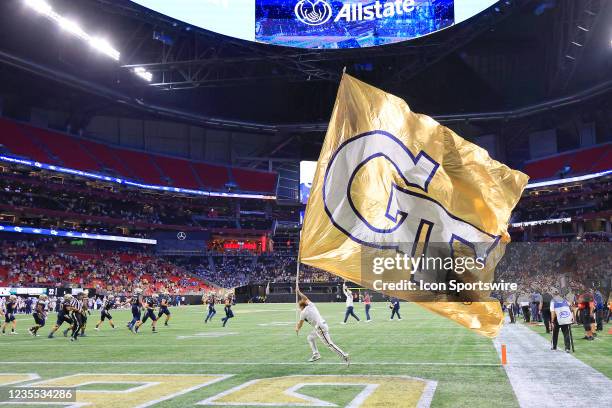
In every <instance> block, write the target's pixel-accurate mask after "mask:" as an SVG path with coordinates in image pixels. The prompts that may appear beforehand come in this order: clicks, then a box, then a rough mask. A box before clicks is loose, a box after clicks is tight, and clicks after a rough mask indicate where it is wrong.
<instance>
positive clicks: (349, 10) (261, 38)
mask: <svg viewBox="0 0 612 408" xmlns="http://www.w3.org/2000/svg"><path fill="white" fill-rule="evenodd" d="M133 1H134V2H136V3H138V4H141V5H143V6H145V7H147V8H150V9H152V10H154V11H157V12H159V13H162V14H165V15H167V16H169V17H172V18H175V19H177V20H181V21H183V22H185V23H187V24H190V25H193V26H197V27H200V28H203V29H206V30H209V31H214V32H217V33H219V34H223V35H227V36H231V37H236V38H239V39H242V40H250V41H257V42H262V43H268V44H276V45H284V46H290V47H299V48H361V47H373V46H377V45H384V44H391V43H395V42H399V41H406V40H410V39H413V38H418V37H421V36H424V35H427V34H431V33H434V32H436V31H440V30H443V29H445V28H448V27H451V26H453V25H455V24H458V23H460V22H462V21H464V20H467V19H468V18H470V17H472V16H474V15H476V14H478V13H480V12H482V11H483V10H485V9H486V8H488V7H490V6H491V5H493V4H495V3H496V2H497V0H374V1H372V0H172V1H168V0H133Z"/></svg>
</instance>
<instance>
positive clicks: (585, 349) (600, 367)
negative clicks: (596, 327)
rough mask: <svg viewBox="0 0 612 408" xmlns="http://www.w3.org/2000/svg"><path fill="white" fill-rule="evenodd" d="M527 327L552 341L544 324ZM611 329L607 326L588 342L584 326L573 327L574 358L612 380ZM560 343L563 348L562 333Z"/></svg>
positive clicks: (576, 325)
mask: <svg viewBox="0 0 612 408" xmlns="http://www.w3.org/2000/svg"><path fill="white" fill-rule="evenodd" d="M526 326H528V327H529V328H530V329H532V330H534V331H535V332H537V333H539V334H540V335H541V336H543V337H544V338H546V339H547V340H549V341H550V339H551V335H550V334H546V329H545V328H544V325H543V324H541V323H540V324H537V325H533V324H526ZM610 328H612V326H611V325H609V324H605V325H604V330H603V331H600V332H597V337H596V338H595V340H594V341H586V340H584V339H583V337H584V329H583V327H582V325H580V324H575V325H573V327H572V336H573V337H574V349H575V350H576V351H575V353H573V355H574V357H576V358H578V359H580V360H582V361H583V362H584V363H586V364H588V365H590V366H591V367H593V368H594V369H596V370H597V371H599V372H601V373H602V374H604V375H605V376H607V377H608V378H612V335H611V334H608V330H610ZM558 341H559V344H561V348H562V347H563V334H562V333H559V340H558Z"/></svg>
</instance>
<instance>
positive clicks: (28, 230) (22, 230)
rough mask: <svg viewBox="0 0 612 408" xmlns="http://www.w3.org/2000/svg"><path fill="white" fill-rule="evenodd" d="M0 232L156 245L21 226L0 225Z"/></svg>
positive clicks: (110, 236) (76, 232)
mask: <svg viewBox="0 0 612 408" xmlns="http://www.w3.org/2000/svg"><path fill="white" fill-rule="evenodd" d="M0 232H16V233H18V234H36V235H46V236H51V237H63V238H79V239H95V240H99V241H115V242H129V243H134V244H147V245H156V244H157V240H155V239H147V238H136V237H122V236H119V235H104V234H96V233H90V232H79V231H64V230H55V229H48V228H36V227H27V226H22V225H1V224H0Z"/></svg>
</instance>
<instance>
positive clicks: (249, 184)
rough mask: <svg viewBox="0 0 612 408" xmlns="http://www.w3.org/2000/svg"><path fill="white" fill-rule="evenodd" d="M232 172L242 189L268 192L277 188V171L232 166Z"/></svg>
mask: <svg viewBox="0 0 612 408" xmlns="http://www.w3.org/2000/svg"><path fill="white" fill-rule="evenodd" d="M232 174H233V176H234V181H235V182H236V184H237V185H238V188H239V189H240V190H243V191H260V192H266V193H272V192H274V191H275V190H276V173H268V172H263V171H256V170H245V169H238V168H232Z"/></svg>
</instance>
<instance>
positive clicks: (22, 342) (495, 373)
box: [0, 303, 517, 408]
mask: <svg viewBox="0 0 612 408" xmlns="http://www.w3.org/2000/svg"><path fill="white" fill-rule="evenodd" d="M318 306H319V309H320V311H321V313H322V315H323V316H324V318H326V320H327V322H328V324H329V326H330V331H331V334H332V337H333V340H334V341H335V342H336V343H337V344H338V345H339V346H340V347H342V348H343V349H345V350H346V351H347V352H349V353H350V355H351V359H352V364H351V366H350V367H346V366H345V365H344V364H342V363H341V362H340V360H339V358H338V357H337V356H336V355H335V354H333V353H332V352H330V351H329V350H328V349H326V348H325V346H324V345H323V344H322V343H321V342H320V341H319V340H317V341H318V344H319V348H320V351H321V354H322V359H321V360H320V361H318V362H316V363H308V362H307V359H308V358H309V357H310V349H309V347H308V344H307V342H306V336H307V334H308V333H309V332H310V326H308V325H306V326H305V327H304V329H303V330H302V332H301V333H300V335H299V336H296V334H295V332H294V329H293V325H294V322H295V308H294V306H293V305H291V304H250V305H242V304H239V305H236V306H235V308H234V312H235V316H236V317H235V318H234V319H231V320H230V322H229V323H228V325H227V327H225V328H223V327H221V322H220V318H221V317H222V315H223V310H222V309H223V308H222V307H220V306H217V312H218V313H217V315H216V316H215V318H214V320H213V321H212V323H208V324H206V325H205V324H204V322H203V320H204V312H205V307H204V306H189V307H180V308H176V307H175V308H172V309H171V310H172V313H173V317H172V320H171V321H170V326H168V327H164V326H163V324H160V325H159V333H158V334H152V333H151V330H150V323H149V322H147V323H146V325H145V326H143V327H142V328H141V332H140V333H139V334H138V335H134V334H131V333H130V332H129V331H128V330H127V328H126V327H125V323H126V322H127V321H128V320H130V312H129V311H127V310H125V311H123V310H122V311H114V313H113V315H114V318H115V323H116V325H117V329H116V330H112V329H111V328H110V326H109V325H108V324H107V323H105V324H104V325H103V326H102V328H101V330H100V331H99V332H96V331H94V330H93V327H94V325H95V323H96V322H97V321H98V317H99V313H97V312H93V313H92V315H91V316H90V317H89V326H88V329H87V334H88V337H86V338H82V339H80V340H79V341H78V342H76V343H71V342H69V341H68V339H66V338H64V337H63V336H62V334H61V329H60V331H59V332H58V333H57V337H56V338H55V339H47V338H46V334H47V333H48V332H49V329H50V326H52V324H53V322H54V320H55V315H54V314H52V315H51V316H49V319H48V323H47V327H44V328H43V329H41V330H40V332H39V333H40V334H41V337H36V338H33V337H31V336H29V335H28V334H27V328H28V327H29V326H31V324H32V319H31V317H29V316H23V315H18V327H17V329H18V332H19V335H16V336H4V337H0V350H1V357H0V360H2V361H0V367H2V369H1V370H0V380H2V375H5V380H4V381H5V382H6V378H10V377H6V374H7V373H13V374H17V373H35V374H37V375H39V376H40V377H41V380H48V379H52V378H57V377H62V376H67V375H73V374H76V373H90V374H95V375H94V376H86V377H85V379H83V378H81V377H71V378H73V379H74V378H76V379H79V380H80V382H81V383H83V382H91V381H98V382H99V383H97V384H95V383H94V384H88V385H83V386H81V387H79V388H77V389H78V390H82V391H84V392H83V393H82V394H79V395H87V396H91V398H92V400H93V401H97V404H94V405H90V406H111V405H112V406H113V407H132V406H150V405H152V403H151V401H155V400H158V401H159V402H158V403H156V404H153V405H155V406H156V407H187V406H195V405H194V404H196V403H197V402H199V401H203V400H206V399H208V398H210V397H213V396H216V395H217V394H219V393H221V392H223V391H227V390H230V389H231V388H233V387H237V386H240V385H242V384H244V383H245V382H247V381H250V380H254V379H263V378H273V377H286V376H297V375H299V376H315V375H316V376H321V377H308V379H309V380H310V381H314V382H319V383H321V382H322V383H325V382H332V383H333V384H334V385H324V384H323V385H321V384H319V385H308V384H306V385H303V387H302V388H299V390H298V391H299V393H300V394H303V395H306V396H308V397H311V398H318V399H320V400H323V401H328V402H330V403H333V404H336V405H338V406H345V405H347V404H348V403H349V402H350V401H351V400H353V399H354V398H355V397H356V396H357V395H358V394H359V393H360V392H361V391H362V390H364V387H365V386H366V385H367V384H369V383H377V384H379V385H380V384H381V383H382V385H380V387H381V388H380V389H381V390H386V391H385V392H386V394H385V395H384V398H383V399H378V400H370V402H375V403H376V404H375V406H380V407H388V406H400V405H401V403H402V402H406V401H409V400H414V401H418V399H419V398H420V397H421V394H422V393H423V392H424V389H425V388H424V385H422V384H423V383H422V382H420V381H416V382H415V381H414V380H412V379H405V381H408V382H407V383H406V384H409V385H406V386H405V387H404V386H402V387H403V388H402V387H399V386H395V385H396V384H399V382H398V381H401V380H398V379H397V378H396V379H393V378H385V377H376V376H396V377H398V376H410V377H418V378H419V379H424V380H430V381H434V382H437V383H436V384H433V383H430V386H431V385H432V384H433V385H435V391H434V392H433V399H432V401H431V406H432V407H453V408H456V407H470V408H477V407H493V406H494V407H496V408H502V407H517V402H516V398H515V396H514V393H513V391H512V388H511V386H510V383H509V381H508V378H507V376H506V373H505V371H504V369H503V368H502V366H501V365H500V361H499V358H498V355H497V353H496V351H495V349H494V347H493V344H492V342H491V340H490V339H487V338H485V337H481V336H479V335H476V334H473V333H471V332H470V331H469V330H467V329H464V328H462V327H460V326H458V325H457V324H455V323H453V322H451V321H450V320H447V319H444V318H442V317H439V316H436V315H433V314H431V313H429V312H427V311H424V310H422V309H421V308H419V307H418V306H416V305H413V304H405V303H402V308H401V313H402V317H403V320H402V321H389V320H388V319H389V309H388V308H387V306H386V304H375V305H373V308H372V311H371V314H372V316H373V319H374V321H373V322H371V323H364V322H362V323H361V324H357V323H356V322H355V321H354V320H350V321H349V324H347V325H341V324H340V321H341V319H342V318H343V316H344V304H342V303H335V304H331V303H330V304H319V305H318ZM356 311H357V313H358V315H359V316H360V317H362V318H364V316H363V310H362V307H361V305H359V306H357V307H356ZM162 320H163V318H162ZM103 374H112V375H103ZM127 374H130V375H131V376H130V375H127ZM134 374H142V376H138V375H134ZM177 374H188V376H182V377H181V376H180V375H177ZM207 374H209V375H231V376H230V377H228V378H223V377H210V378H206V377H204V376H203V375H207ZM193 375H201V377H193V378H190V376H193ZM349 375H352V376H365V377H347V376H349ZM323 376H325V377H323ZM330 376H336V377H330ZM368 376H371V377H368ZM18 379H19V378H17V377H16V379H15V380H14V381H17V380H18ZM130 379H132V380H133V382H139V381H140V382H146V381H155V382H156V381H160V379H162V382H164V381H165V382H164V383H163V384H162V385H158V386H156V387H151V388H145V389H142V390H140V391H136V392H132V393H124V394H117V395H116V396H115V397H113V398H116V399H114V400H113V399H108V398H111V397H104V395H107V396H110V395H111V394H101V395H98V397H99V398H101V399H97V400H96V399H95V397H96V390H109V391H114V392H121V391H125V390H126V389H128V388H129V387H131V386H136V385H133V384H132V385H130V384H128V385H126V384H125V382H126V381H128V382H129V381H130ZM313 379H314V380H313ZM317 379H318V380H317ZM85 380H86V381H85ZM199 380H201V381H200V383H201V384H203V383H205V382H206V381H211V384H209V385H205V386H202V387H199V385H198V384H195V383H197V382H198V381H199ZM213 380H214V381H216V382H212V381H213ZM302 380H304V378H302V377H286V378H281V379H278V380H269V381H268V382H266V383H262V384H254V385H252V386H251V387H250V388H249V387H247V388H245V389H243V390H242V391H238V392H236V393H233V394H232V393H230V394H229V395H227V396H226V397H220V398H219V399H218V400H217V403H219V402H225V403H227V402H232V403H233V405H234V406H240V404H241V403H244V404H246V403H248V402H251V403H253V402H257V403H260V404H261V403H265V402H267V403H274V404H277V406H290V405H291V403H295V402H297V401H296V400H291V398H289V397H287V395H286V394H283V393H282V391H284V390H285V389H287V388H290V387H291V386H292V385H295V384H296V383H299V382H303V381H302ZM319 380H320V381H319ZM38 381H40V380H38ZM57 381H60V382H57ZM70 381H71V380H70V379H68V380H56V382H55V383H53V384H55V385H65V386H68V385H71V383H70ZM122 382H123V383H122ZM355 383H357V384H355ZM194 384H195V385H194ZM201 384H200V385H201ZM198 387H199V388H198ZM385 387H386V388H385ZM187 389H192V390H191V391H188V392H186V391H185V390H187ZM275 389H276V390H277V391H278V392H276V393H275V392H274V390H275ZM407 389H410V390H413V391H410V392H409V393H412V394H414V395H407V394H406V390H407ZM402 390H403V391H402ZM430 390H431V388H430ZM85 391H86V392H85ZM402 392H403V393H402ZM167 395H176V396H175V397H173V398H169V399H166V397H167ZM135 396H138V397H135ZM395 397H397V399H396V400H393V398H395ZM104 398H107V399H104ZM283 398H284V399H283ZM287 398H289V399H287ZM389 399H391V400H392V401H395V402H396V403H390V402H389ZM283 401H284V402H286V404H285V403H284V402H283ZM302 402H303V401H302ZM319 405H320V404H319ZM4 406H7V407H11V406H18V405H15V404H13V405H4ZM30 406H36V405H30ZM45 406H46V407H49V406H53V405H45ZM251 406H252V405H251ZM364 406H365V405H364Z"/></svg>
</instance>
